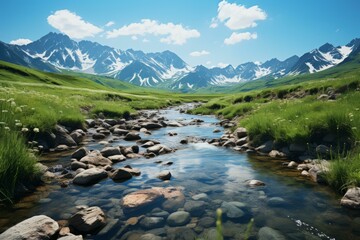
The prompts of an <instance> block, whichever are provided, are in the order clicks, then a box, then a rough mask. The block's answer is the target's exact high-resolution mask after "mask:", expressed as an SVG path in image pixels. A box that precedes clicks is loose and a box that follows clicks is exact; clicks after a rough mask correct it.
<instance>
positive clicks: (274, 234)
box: [258, 227, 286, 240]
mask: <svg viewBox="0 0 360 240" xmlns="http://www.w3.org/2000/svg"><path fill="white" fill-rule="evenodd" d="M258 239H259V240H285V239H286V238H285V237H284V235H282V234H281V233H280V232H279V231H277V230H275V229H272V228H269V227H262V228H260V230H259V232H258Z"/></svg>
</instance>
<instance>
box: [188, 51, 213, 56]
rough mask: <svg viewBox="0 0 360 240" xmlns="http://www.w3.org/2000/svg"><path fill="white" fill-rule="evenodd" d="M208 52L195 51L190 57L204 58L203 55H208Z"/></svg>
mask: <svg viewBox="0 0 360 240" xmlns="http://www.w3.org/2000/svg"><path fill="white" fill-rule="evenodd" d="M209 54H210V52H208V51H205V50H202V51H195V52H191V53H190V56H192V57H201V56H205V55H209Z"/></svg>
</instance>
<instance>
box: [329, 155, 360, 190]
mask: <svg viewBox="0 0 360 240" xmlns="http://www.w3.org/2000/svg"><path fill="white" fill-rule="evenodd" d="M325 176H326V180H327V182H328V183H329V185H330V186H331V187H332V188H334V189H336V190H337V191H339V192H342V193H343V192H345V191H346V189H348V188H351V187H356V186H360V151H359V150H358V149H357V150H355V151H354V152H353V153H351V154H349V155H348V156H347V157H346V158H344V157H341V156H338V157H336V159H334V160H333V161H332V164H331V166H330V171H329V172H328V173H327V174H326V175H325Z"/></svg>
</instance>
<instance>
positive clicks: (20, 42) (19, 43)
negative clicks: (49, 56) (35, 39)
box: [10, 38, 32, 46]
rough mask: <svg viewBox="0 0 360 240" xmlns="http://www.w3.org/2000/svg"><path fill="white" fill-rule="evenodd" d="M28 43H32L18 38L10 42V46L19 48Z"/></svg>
mask: <svg viewBox="0 0 360 240" xmlns="http://www.w3.org/2000/svg"><path fill="white" fill-rule="evenodd" d="M29 43H32V41H31V40H30V39H26V38H19V39H16V40H12V41H10V44H13V45H19V46H21V45H27V44H29Z"/></svg>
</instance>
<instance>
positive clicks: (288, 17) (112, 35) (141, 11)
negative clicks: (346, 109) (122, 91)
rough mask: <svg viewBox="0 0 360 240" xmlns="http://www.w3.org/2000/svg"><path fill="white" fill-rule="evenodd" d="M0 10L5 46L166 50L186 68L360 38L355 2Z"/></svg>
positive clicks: (16, 4)
mask: <svg viewBox="0 0 360 240" xmlns="http://www.w3.org/2000/svg"><path fill="white" fill-rule="evenodd" d="M1 5H2V11H1V15H0V19H1V21H0V29H1V31H0V40H1V41H4V42H8V43H9V42H11V41H13V40H17V39H30V40H37V39H39V38H40V37H42V36H43V35H45V34H47V33H48V32H50V31H54V32H63V33H66V34H68V35H71V37H72V38H75V40H77V41H79V40H81V39H86V40H91V41H96V42H99V43H101V44H104V45H109V46H112V47H115V48H119V49H128V48H133V49H136V50H143V51H145V52H158V51H164V50H171V51H173V52H175V53H176V54H178V55H179V56H180V57H181V58H183V59H184V60H185V61H186V62H187V63H188V64H190V65H198V64H203V65H205V66H208V67H210V66H216V65H224V64H233V65H234V66H237V65H238V64H241V63H244V62H247V61H260V62H263V61H266V60H269V59H271V58H273V57H276V58H278V59H280V60H284V59H285V58H287V57H290V56H292V55H294V54H297V55H301V54H302V53H304V52H306V51H309V50H312V49H313V48H316V47H319V46H320V45H322V44H324V43H326V42H330V43H332V44H334V45H344V44H346V43H348V42H349V41H350V40H351V39H353V38H356V37H360V27H359V26H358V23H360V14H359V10H360V1H359V0H302V1H295V0H287V1H286V0H227V1H218V0H196V1H195V0H172V1H169V0H152V1H150V0H131V1H127V0H122V1H118V0H103V1H99V0H76V1H74V0H61V1H60V0H57V1H55V0H51V1H45V0H33V1H28V0H10V1H7V0H3V1H2V4H1ZM106 25H107V26H106ZM210 26H212V27H210ZM215 26H216V27H215ZM20 42H22V41H20Z"/></svg>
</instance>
